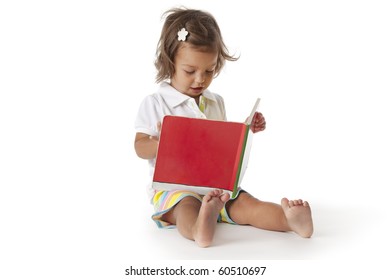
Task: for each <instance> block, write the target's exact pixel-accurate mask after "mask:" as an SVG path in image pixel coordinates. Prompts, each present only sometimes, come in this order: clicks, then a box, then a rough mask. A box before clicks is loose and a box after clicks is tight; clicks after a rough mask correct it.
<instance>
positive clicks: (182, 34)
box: [177, 27, 188, 42]
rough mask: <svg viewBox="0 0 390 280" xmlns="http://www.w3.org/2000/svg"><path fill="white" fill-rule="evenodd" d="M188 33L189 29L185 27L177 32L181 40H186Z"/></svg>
mask: <svg viewBox="0 0 390 280" xmlns="http://www.w3.org/2000/svg"><path fill="white" fill-rule="evenodd" d="M187 35H188V31H187V30H186V29H185V28H184V27H183V28H182V29H181V30H180V31H179V32H177V39H178V40H179V41H183V42H184V41H185V40H186V37H187Z"/></svg>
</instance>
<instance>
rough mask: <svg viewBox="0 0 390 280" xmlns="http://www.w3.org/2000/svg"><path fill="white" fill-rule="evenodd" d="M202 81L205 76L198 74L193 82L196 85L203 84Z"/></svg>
mask: <svg viewBox="0 0 390 280" xmlns="http://www.w3.org/2000/svg"><path fill="white" fill-rule="evenodd" d="M204 80H205V75H204V74H198V75H197V76H196V79H195V82H197V83H198V84H203V83H204Z"/></svg>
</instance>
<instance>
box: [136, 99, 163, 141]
mask: <svg viewBox="0 0 390 280" xmlns="http://www.w3.org/2000/svg"><path fill="white" fill-rule="evenodd" d="M159 108H160V106H159V102H158V99H157V98H156V96H155V95H149V96H147V97H145V99H144V100H143V101H142V102H141V105H140V107H139V109H138V114H137V116H136V120H135V131H136V132H141V133H145V134H148V135H151V136H157V135H158V129H157V123H158V122H161V120H162V117H163V116H162V112H160V111H161V110H159Z"/></svg>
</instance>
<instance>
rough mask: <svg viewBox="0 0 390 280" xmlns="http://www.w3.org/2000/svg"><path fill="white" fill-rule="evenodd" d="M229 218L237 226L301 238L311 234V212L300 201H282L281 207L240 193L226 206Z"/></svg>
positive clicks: (306, 205) (307, 205)
mask: <svg viewBox="0 0 390 280" xmlns="http://www.w3.org/2000/svg"><path fill="white" fill-rule="evenodd" d="M226 209H227V211H228V213H229V216H230V217H231V218H232V220H233V221H235V222H236V223H237V224H244V225H252V226H254V227H257V228H260V229H266V230H274V231H291V230H292V231H294V232H296V233H297V234H299V235H300V236H302V237H310V236H311V235H312V234H313V222H312V218H311V210H310V207H309V204H308V203H307V202H302V200H296V201H288V200H287V199H286V198H283V199H282V202H281V205H278V204H275V203H272V202H264V201H260V200H258V199H257V198H254V197H253V196H251V195H250V194H248V193H245V192H244V193H241V194H240V195H239V196H238V197H237V198H236V199H235V200H233V201H229V202H228V203H227V204H226Z"/></svg>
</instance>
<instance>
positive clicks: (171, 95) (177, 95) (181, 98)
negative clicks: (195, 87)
mask: <svg viewBox="0 0 390 280" xmlns="http://www.w3.org/2000/svg"><path fill="white" fill-rule="evenodd" d="M159 93H160V95H161V96H162V97H163V99H164V100H165V102H167V105H168V106H170V107H173V108H174V107H176V106H178V105H180V104H182V103H184V102H186V101H187V100H188V99H190V98H191V97H189V96H187V95H185V94H183V93H181V92H179V91H177V90H176V89H175V88H174V87H172V86H171V85H170V84H169V83H167V82H162V83H161V84H160V90H159ZM202 95H203V97H205V98H207V99H209V100H211V101H215V102H216V101H217V98H216V97H215V94H213V93H212V92H210V91H209V90H208V89H206V90H205V91H204V92H203V94H202Z"/></svg>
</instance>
